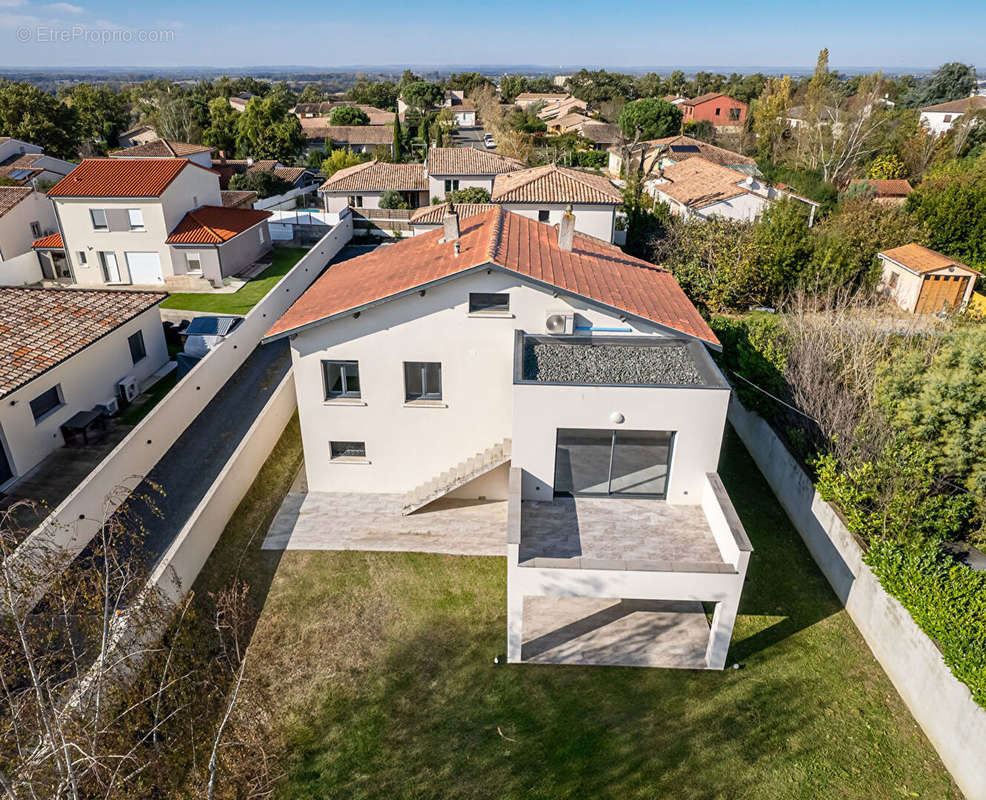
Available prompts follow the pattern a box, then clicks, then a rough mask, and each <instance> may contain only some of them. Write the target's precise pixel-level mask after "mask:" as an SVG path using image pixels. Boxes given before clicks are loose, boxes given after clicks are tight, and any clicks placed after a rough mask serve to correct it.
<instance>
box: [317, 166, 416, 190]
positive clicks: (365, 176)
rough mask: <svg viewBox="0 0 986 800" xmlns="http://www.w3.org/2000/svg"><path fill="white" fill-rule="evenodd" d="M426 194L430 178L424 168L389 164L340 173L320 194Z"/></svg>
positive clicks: (331, 178) (323, 185)
mask: <svg viewBox="0 0 986 800" xmlns="http://www.w3.org/2000/svg"><path fill="white" fill-rule="evenodd" d="M387 189H393V190H394V191H398V192H425V191H427V190H428V176H427V175H426V174H425V165H424V164H389V163H386V162H384V161H376V160H373V161H366V162H364V163H362V164H356V165H355V166H352V167H344V168H343V169H340V170H338V171H337V172H335V173H333V175H332V176H331V177H329V178H328V179H327V180H326V181H325V183H323V184H322V185H321V186H320V187H319V188H318V190H319V191H320V192H382V191H386V190H387Z"/></svg>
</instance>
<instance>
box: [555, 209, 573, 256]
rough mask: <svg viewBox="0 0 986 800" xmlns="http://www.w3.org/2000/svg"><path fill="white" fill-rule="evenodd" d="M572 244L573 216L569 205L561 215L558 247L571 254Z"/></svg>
mask: <svg viewBox="0 0 986 800" xmlns="http://www.w3.org/2000/svg"><path fill="white" fill-rule="evenodd" d="M574 243H575V214H573V213H572V204H571V203H569V204H568V207H567V208H566V209H565V213H564V214H562V215H561V224H560V225H559V226H558V247H560V248H561V249H562V250H568V251H569V252H571V251H572V245H573V244H574Z"/></svg>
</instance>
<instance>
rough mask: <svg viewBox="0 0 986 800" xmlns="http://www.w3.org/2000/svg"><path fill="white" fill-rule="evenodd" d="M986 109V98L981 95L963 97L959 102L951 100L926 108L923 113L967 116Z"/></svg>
mask: <svg viewBox="0 0 986 800" xmlns="http://www.w3.org/2000/svg"><path fill="white" fill-rule="evenodd" d="M984 108H986V97H984V96H983V95H981V94H976V95H973V96H972V97H963V98H961V99H959V100H949V101H948V102H947V103H938V105H934V106H925V107H924V108H922V109H921V111H937V112H938V113H945V114H965V113H966V112H967V111H982V110H983V109H984Z"/></svg>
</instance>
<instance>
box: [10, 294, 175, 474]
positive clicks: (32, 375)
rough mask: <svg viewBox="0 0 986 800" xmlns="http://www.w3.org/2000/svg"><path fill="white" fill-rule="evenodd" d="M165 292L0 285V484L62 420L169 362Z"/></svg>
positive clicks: (42, 452) (34, 459)
mask: <svg viewBox="0 0 986 800" xmlns="http://www.w3.org/2000/svg"><path fill="white" fill-rule="evenodd" d="M165 297H167V294H165V293H164V292H133V291H123V292H121V291H82V290H75V289H28V288H12V287H7V288H2V289H0V317H2V318H3V326H2V328H0V365H2V367H0V489H2V488H4V487H6V486H7V485H8V484H9V483H11V482H12V481H13V480H15V479H16V478H19V477H21V476H22V475H24V474H26V473H27V472H29V471H30V470H32V469H33V468H34V467H36V466H37V465H38V464H39V463H40V462H41V460H42V459H43V458H44V457H45V456H47V455H48V454H49V453H50V452H51V451H52V450H55V449H57V448H59V447H61V446H62V444H63V443H64V437H63V435H62V425H64V424H65V423H66V422H68V421H69V420H70V419H72V417H73V416H75V415H76V414H78V413H79V412H88V411H90V410H92V409H94V408H96V407H98V406H101V405H103V406H109V405H112V403H113V401H114V400H115V398H117V396H118V390H117V383H118V382H119V381H121V380H123V379H124V378H128V377H132V378H134V379H136V381H137V383H138V385H140V384H142V383H144V382H146V381H147V379H148V378H150V376H151V375H153V374H154V373H155V372H157V371H158V370H159V369H160V368H161V367H162V366H163V365H164V364H166V363H167V361H168V348H167V345H166V344H165V341H164V329H163V327H162V326H161V315H160V312H159V311H158V304H159V303H160V302H161V301H162V300H164V299H165Z"/></svg>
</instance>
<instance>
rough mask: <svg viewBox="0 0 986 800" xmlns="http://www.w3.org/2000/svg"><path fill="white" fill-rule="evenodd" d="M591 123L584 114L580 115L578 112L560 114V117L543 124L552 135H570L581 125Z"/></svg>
mask: <svg viewBox="0 0 986 800" xmlns="http://www.w3.org/2000/svg"><path fill="white" fill-rule="evenodd" d="M591 121H592V120H591V118H590V117H587V116H586V115H585V114H581V113H579V112H578V111H570V112H568V113H567V114H562V115H561V116H560V117H555V118H554V119H550V120H548V121H547V122H546V123H545V124H546V125H547V126H548V130H549V131H551V132H552V133H571V132H572V131H577V130H578V129H579V127H580V126H581V125H582V124H584V123H586V122H591Z"/></svg>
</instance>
